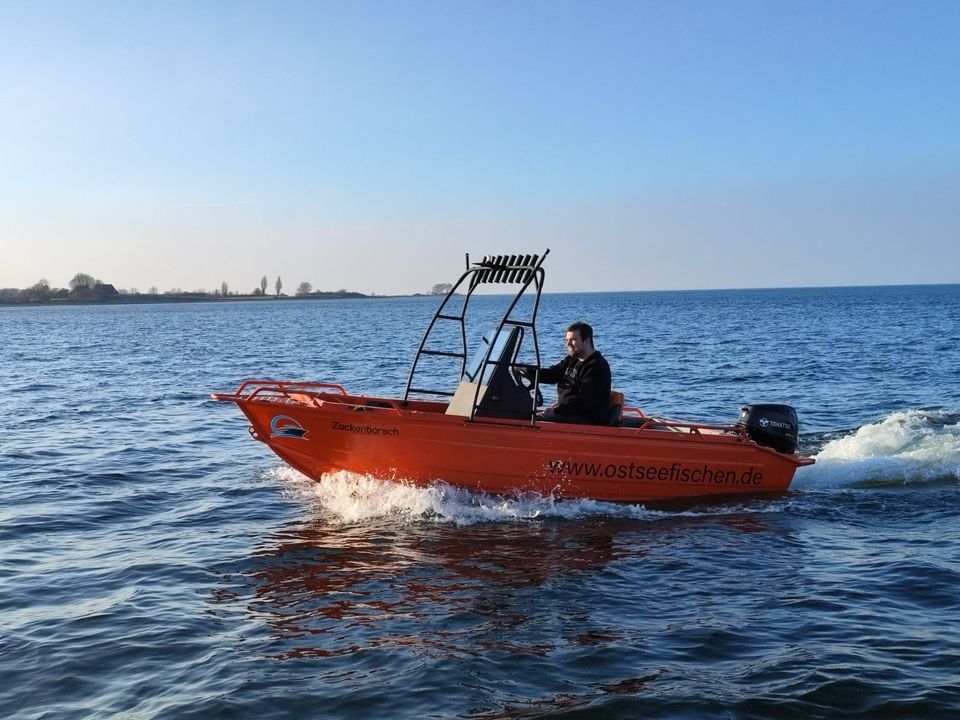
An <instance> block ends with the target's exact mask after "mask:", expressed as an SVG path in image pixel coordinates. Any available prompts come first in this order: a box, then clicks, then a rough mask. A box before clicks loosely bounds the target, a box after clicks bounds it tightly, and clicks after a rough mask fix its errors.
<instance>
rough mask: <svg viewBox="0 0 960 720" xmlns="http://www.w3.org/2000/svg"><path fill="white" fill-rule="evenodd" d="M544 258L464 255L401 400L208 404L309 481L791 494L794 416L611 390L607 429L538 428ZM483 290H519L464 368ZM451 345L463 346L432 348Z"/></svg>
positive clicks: (249, 385)
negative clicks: (234, 418) (645, 405)
mask: <svg viewBox="0 0 960 720" xmlns="http://www.w3.org/2000/svg"><path fill="white" fill-rule="evenodd" d="M548 253H549V250H547V251H546V252H544V253H543V254H542V255H539V256H538V255H532V256H531V255H508V256H505V255H496V256H486V257H484V258H483V260H482V261H480V262H478V263H473V264H471V263H470V258H469V256H467V268H466V270H465V271H464V273H463V274H462V275H461V276H460V279H459V280H458V281H457V283H456V284H454V285H453V286H452V288H451V289H450V291H449V293H448V294H447V295H446V297H445V298H444V299H443V301H442V302H441V303H440V306H439V308H438V309H437V311H436V313H435V314H434V316H433V319H432V320H431V322H430V324H429V326H428V327H427V330H426V332H425V333H424V336H423V339H422V340H421V342H420V347H419V349H418V351H417V354H416V357H415V358H414V361H413V366H412V367H411V370H410V375H409V377H408V380H407V386H406V390H405V391H404V394H403V396H402V397H398V398H388V397H370V396H367V395H356V394H352V393H350V392H348V391H347V390H346V389H345V388H344V387H342V386H341V385H335V384H329V383H319V382H316V383H315V382H288V381H276V380H248V381H246V382H244V383H243V384H242V385H240V387H239V388H238V389H237V390H236V391H235V392H233V393H214V394H213V395H212V397H213V398H214V399H216V400H223V401H227V402H234V403H236V404H237V406H238V407H239V408H240V410H241V411H243V413H244V414H245V415H246V416H247V418H248V419H249V420H250V424H251V426H250V433H251V435H253V437H254V438H256V439H257V440H260V441H261V442H263V443H266V444H267V445H268V446H269V447H270V448H271V449H272V450H273V451H274V452H275V453H276V454H277V455H279V456H280V457H281V458H282V459H283V460H284V461H285V462H287V463H288V464H290V465H291V466H292V467H294V468H296V469H297V470H299V471H300V472H301V473H303V474H304V475H307V476H308V477H310V478H313V479H314V480H320V479H321V477H322V475H323V474H324V473H329V472H333V471H336V470H348V471H351V472H356V473H363V474H368V475H372V476H375V477H377V478H381V479H386V480H393V481H397V482H410V483H416V484H421V485H423V484H431V483H434V482H436V481H444V482H446V483H449V484H450V485H455V486H458V487H463V488H468V489H471V490H478V491H482V492H486V493H493V494H511V495H515V494H522V493H539V494H543V495H551V496H553V497H556V498H592V499H596V500H609V501H616V502H651V501H666V500H677V499H685V498H694V497H703V496H716V495H731V494H742V493H767V492H783V491H785V490H787V489H788V488H789V486H790V482H791V480H792V479H793V475H794V472H795V471H796V469H797V468H798V467H800V466H803V465H810V464H812V463H813V462H814V461H813V459H812V458H807V457H803V456H800V455H798V454H797V453H796V447H797V437H798V424H797V416H796V413H795V412H794V410H793V409H792V408H791V407H789V406H787V405H771V404H763V405H747V406H744V407H743V408H742V409H741V414H740V418H739V419H738V420H737V421H736V422H735V423H733V424H730V425H710V424H703V423H695V422H681V421H676V420H669V419H664V418H658V417H647V416H646V415H644V413H643V412H642V411H641V410H640V409H638V408H633V407H625V406H624V400H623V395H622V394H621V393H619V392H617V391H614V392H612V393H611V398H610V411H609V417H608V423H607V424H606V425H579V424H569V423H557V422H546V421H543V420H540V419H538V417H537V408H538V406H539V405H541V404H542V396H541V394H540V390H539V367H540V350H539V343H538V341H537V332H536V316H537V309H538V307H539V303H540V293H541V291H542V289H543V281H544V269H543V261H544V260H545V259H546V256H547V254H548ZM487 285H513V286H514V287H515V288H518V289H517V290H516V292H515V294H514V295H513V296H512V301H511V302H509V305H508V307H507V309H506V311H505V312H504V314H503V315H502V317H501V318H500V320H499V322H498V323H497V325H496V326H495V327H494V328H493V329H491V331H490V332H488V333H487V334H486V335H485V336H484V338H483V342H482V344H481V347H480V349H479V351H478V352H477V353H476V355H475V357H474V359H473V361H472V362H469V363H468V355H467V348H466V331H465V327H466V325H465V318H466V316H467V310H468V308H469V304H470V298H471V297H472V296H473V294H474V292H475V291H476V290H477V289H479V288H481V287H483V286H487ZM520 308H525V309H526V310H527V313H526V314H523V313H521V312H520ZM443 326H446V327H445V330H446V331H447V332H443V331H440V330H439V328H441V327H443ZM451 330H453V331H454V332H450V331H451ZM450 337H455V338H457V339H458V342H457V343H456V347H453V348H451V347H443V346H441V345H438V344H437V341H438V338H439V339H442V338H450ZM522 358H528V359H530V360H532V361H533V362H526V363H525V362H522V361H521V359H522ZM437 363H439V364H443V363H451V364H452V365H453V366H454V370H455V371H456V372H458V373H459V376H458V377H459V380H456V379H454V382H453V383H452V384H451V387H453V389H449V388H439V389H431V388H425V387H419V386H418V385H419V384H423V383H419V384H418V382H417V381H418V379H420V378H422V377H424V376H427V377H431V378H436V377H438V376H439V373H438V372H437V371H436V368H435V367H431V368H430V369H429V371H425V370H424V368H425V367H426V366H429V365H431V364H434V365H436V364H437Z"/></svg>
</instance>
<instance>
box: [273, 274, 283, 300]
mask: <svg viewBox="0 0 960 720" xmlns="http://www.w3.org/2000/svg"><path fill="white" fill-rule="evenodd" d="M274 287H275V288H277V297H280V289H281V288H282V287H283V280H281V279H280V276H279V275H277V282H276V284H275V285H274Z"/></svg>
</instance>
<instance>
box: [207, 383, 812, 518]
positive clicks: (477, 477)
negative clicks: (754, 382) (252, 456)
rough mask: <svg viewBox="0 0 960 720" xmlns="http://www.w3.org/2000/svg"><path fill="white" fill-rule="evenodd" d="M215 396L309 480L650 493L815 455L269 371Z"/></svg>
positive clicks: (735, 488)
mask: <svg viewBox="0 0 960 720" xmlns="http://www.w3.org/2000/svg"><path fill="white" fill-rule="evenodd" d="M317 388H320V390H318V389H317ZM329 389H335V390H336V391H338V392H330V391H329ZM212 397H214V398H215V399H217V400H223V401H228V402H235V403H236V404H237V405H238V406H239V408H240V409H241V410H242V411H243V413H244V414H245V415H246V416H247V418H248V419H249V420H250V423H251V429H250V431H251V434H252V435H253V436H254V437H255V438H256V439H258V440H260V441H261V442H264V443H266V444H267V445H268V446H269V447H270V448H271V449H272V450H273V451H274V452H275V453H276V454H277V455H279V456H280V457H281V458H282V459H283V460H284V461H286V462H287V463H289V464H290V465H291V466H292V467H294V468H296V469H297V470H299V471H300V472H302V473H303V474H304V475H307V476H308V477H310V478H313V479H314V480H319V479H320V478H321V476H322V475H323V473H326V472H331V471H335V470H348V471H351V472H356V473H364V474H369V475H372V476H375V477H377V478H382V479H387V480H398V481H407V482H412V483H416V484H422V485H426V484H430V483H432V482H434V481H436V480H443V481H445V482H447V483H449V484H451V485H455V486H458V487H463V488H468V489H471V490H478V491H482V492H486V493H493V494H511V495H514V494H520V493H528V492H529V493H541V494H544V495H553V496H554V497H557V498H592V499H596V500H606V501H615V502H650V501H665V500H676V499H685V498H694V497H704V496H711V495H731V494H740V493H769V492H783V491H785V490H787V489H788V488H789V486H790V481H791V480H792V479H793V475H794V472H795V471H796V469H797V468H798V467H800V466H802V465H808V464H810V463H812V462H813V460H811V459H809V458H804V457H801V456H799V455H796V454H791V455H788V454H783V453H779V452H776V451H774V450H771V449H769V448H766V447H763V446H760V445H758V444H756V443H755V442H753V441H752V440H751V439H750V438H748V437H747V436H746V435H745V434H744V433H743V432H742V431H741V430H739V429H738V428H735V427H716V426H707V425H689V424H680V423H670V422H657V423H656V425H653V424H650V425H648V426H646V427H603V426H585V425H568V424H559V423H546V422H540V423H535V424H534V423H530V422H523V421H513V420H500V419H496V420H494V419H484V418H476V419H473V420H470V419H468V418H464V417H459V416H453V415H446V414H445V409H446V407H447V406H446V404H445V403H443V402H430V401H414V400H411V401H408V402H406V403H401V402H400V401H397V400H391V399H385V398H369V397H358V396H350V395H348V394H346V392H345V391H343V389H342V388H340V387H338V386H323V385H319V384H292V383H291V384H287V383H274V382H271V381H251V382H248V383H244V385H242V386H241V387H240V389H238V390H237V392H236V393H233V394H214V395H213V396H212Z"/></svg>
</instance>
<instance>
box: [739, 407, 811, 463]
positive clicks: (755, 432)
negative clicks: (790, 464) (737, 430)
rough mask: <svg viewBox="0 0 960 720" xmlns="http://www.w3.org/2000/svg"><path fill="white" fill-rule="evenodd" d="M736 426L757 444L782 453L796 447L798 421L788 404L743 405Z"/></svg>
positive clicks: (795, 413)
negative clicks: (742, 429)
mask: <svg viewBox="0 0 960 720" xmlns="http://www.w3.org/2000/svg"><path fill="white" fill-rule="evenodd" d="M737 427H742V428H744V429H745V430H746V431H747V435H749V436H750V438H751V439H752V440H753V441H754V442H755V443H757V444H758V445H765V446H766V447H771V448H773V449H774V450H776V451H778V452H782V453H792V452H795V451H796V449H797V437H798V434H799V431H798V428H799V423H798V422H797V412H796V410H794V409H793V408H792V407H790V406H789V405H767V404H763V405H744V406H743V407H742V408H740V419H739V420H737Z"/></svg>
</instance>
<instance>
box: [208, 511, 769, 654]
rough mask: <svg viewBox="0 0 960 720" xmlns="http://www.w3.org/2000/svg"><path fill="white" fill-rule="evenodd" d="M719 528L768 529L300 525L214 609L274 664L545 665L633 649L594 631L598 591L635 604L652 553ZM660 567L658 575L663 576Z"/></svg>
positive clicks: (269, 548) (235, 579) (684, 524)
mask: <svg viewBox="0 0 960 720" xmlns="http://www.w3.org/2000/svg"><path fill="white" fill-rule="evenodd" d="M718 524H719V526H721V527H726V528H728V529H733V530H735V531H736V532H737V533H747V534H752V533H757V532H761V533H762V532H765V531H766V530H767V529H768V528H767V526H766V522H765V520H764V517H763V516H762V515H758V514H733V515H708V516H705V517H695V516H694V517H667V518H665V519H663V520H654V521H651V520H636V519H633V518H623V519H620V518H586V519H582V520H546V521H535V522H533V521H528V522H513V523H482V524H478V525H474V526H468V527H458V526H452V525H435V524H430V523H421V524H411V523H409V522H405V523H401V522H389V521H380V522H377V523H375V524H364V525H353V526H342V525H333V524H331V523H330V522H329V521H327V520H325V519H320V518H318V519H312V520H309V521H297V522H294V523H291V524H290V525H288V526H287V527H286V528H283V529H282V530H280V531H278V532H275V533H272V534H271V535H269V536H267V537H265V538H264V539H263V541H262V542H261V543H260V546H259V548H258V549H257V550H256V552H255V553H254V555H253V556H252V557H251V558H249V559H248V560H247V561H244V562H242V563H240V565H239V566H235V567H233V568H231V571H230V572H228V573H224V574H223V577H222V580H223V583H222V586H221V588H220V590H218V592H217V593H216V597H215V599H216V600H217V601H218V602H219V603H230V604H231V605H233V606H234V607H235V608H236V607H242V608H243V612H244V613H245V614H247V615H248V616H249V617H251V618H255V619H256V620H257V623H258V624H260V625H261V626H266V627H267V628H269V633H270V636H271V637H270V639H269V642H268V646H269V648H270V649H269V651H266V652H267V654H268V655H269V656H270V657H273V658H276V659H285V658H292V657H305V656H312V657H329V656H336V655H345V654H351V653H355V652H357V651H359V650H361V649H370V648H394V649H396V648H402V649H406V650H414V651H415V652H416V653H418V654H421V655H424V656H426V657H432V658H452V657H470V656H478V655H481V654H484V653H490V652H491V651H503V652H510V653H523V654H528V655H535V656H545V655H548V654H550V653H551V652H553V651H554V650H555V649H556V647H557V643H558V642H563V643H566V644H567V645H571V646H577V647H590V646H594V647H602V646H607V645H610V644H611V643H618V642H622V641H624V633H623V631H622V628H619V627H617V626H616V625H614V624H611V623H608V622H592V621H591V615H595V614H596V613H595V611H594V609H593V608H594V607H595V606H594V603H595V602H596V597H593V596H591V590H590V589H591V588H592V587H600V586H603V587H605V588H606V590H604V592H611V587H613V588H614V590H613V592H616V590H615V588H616V586H617V585H621V584H622V585H623V586H624V588H625V591H627V589H628V588H631V586H633V585H634V584H635V583H636V581H637V579H636V577H635V576H636V575H637V572H638V569H640V570H641V571H642V569H643V568H644V567H645V565H646V564H648V563H646V560H647V555H648V553H650V552H651V551H653V552H655V553H656V554H657V555H659V556H664V555H665V556H667V557H669V556H672V554H673V553H672V552H671V550H670V549H669V548H670V546H674V545H677V544H679V545H681V546H682V545H685V544H686V543H688V542H689V541H690V537H691V535H690V533H694V534H695V531H696V528H697V527H699V526H703V525H708V526H712V527H714V528H716V527H717V526H718ZM665 546H666V547H665ZM681 552H682V549H681ZM664 562H665V561H664V560H662V559H661V560H658V561H656V562H654V563H649V565H650V566H651V568H659V569H660V570H662V569H663V567H664V565H663V563H664ZM667 562H669V563H673V562H674V560H673V559H670V560H667ZM668 582H670V581H669V580H668V578H666V577H659V578H654V577H651V585H650V587H649V588H647V589H645V590H649V591H650V592H654V591H655V588H656V587H657V584H658V583H659V584H662V585H663V589H666V588H667V587H668V585H667V583H668ZM580 598H582V600H581V599H580ZM581 602H582V605H581Z"/></svg>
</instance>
